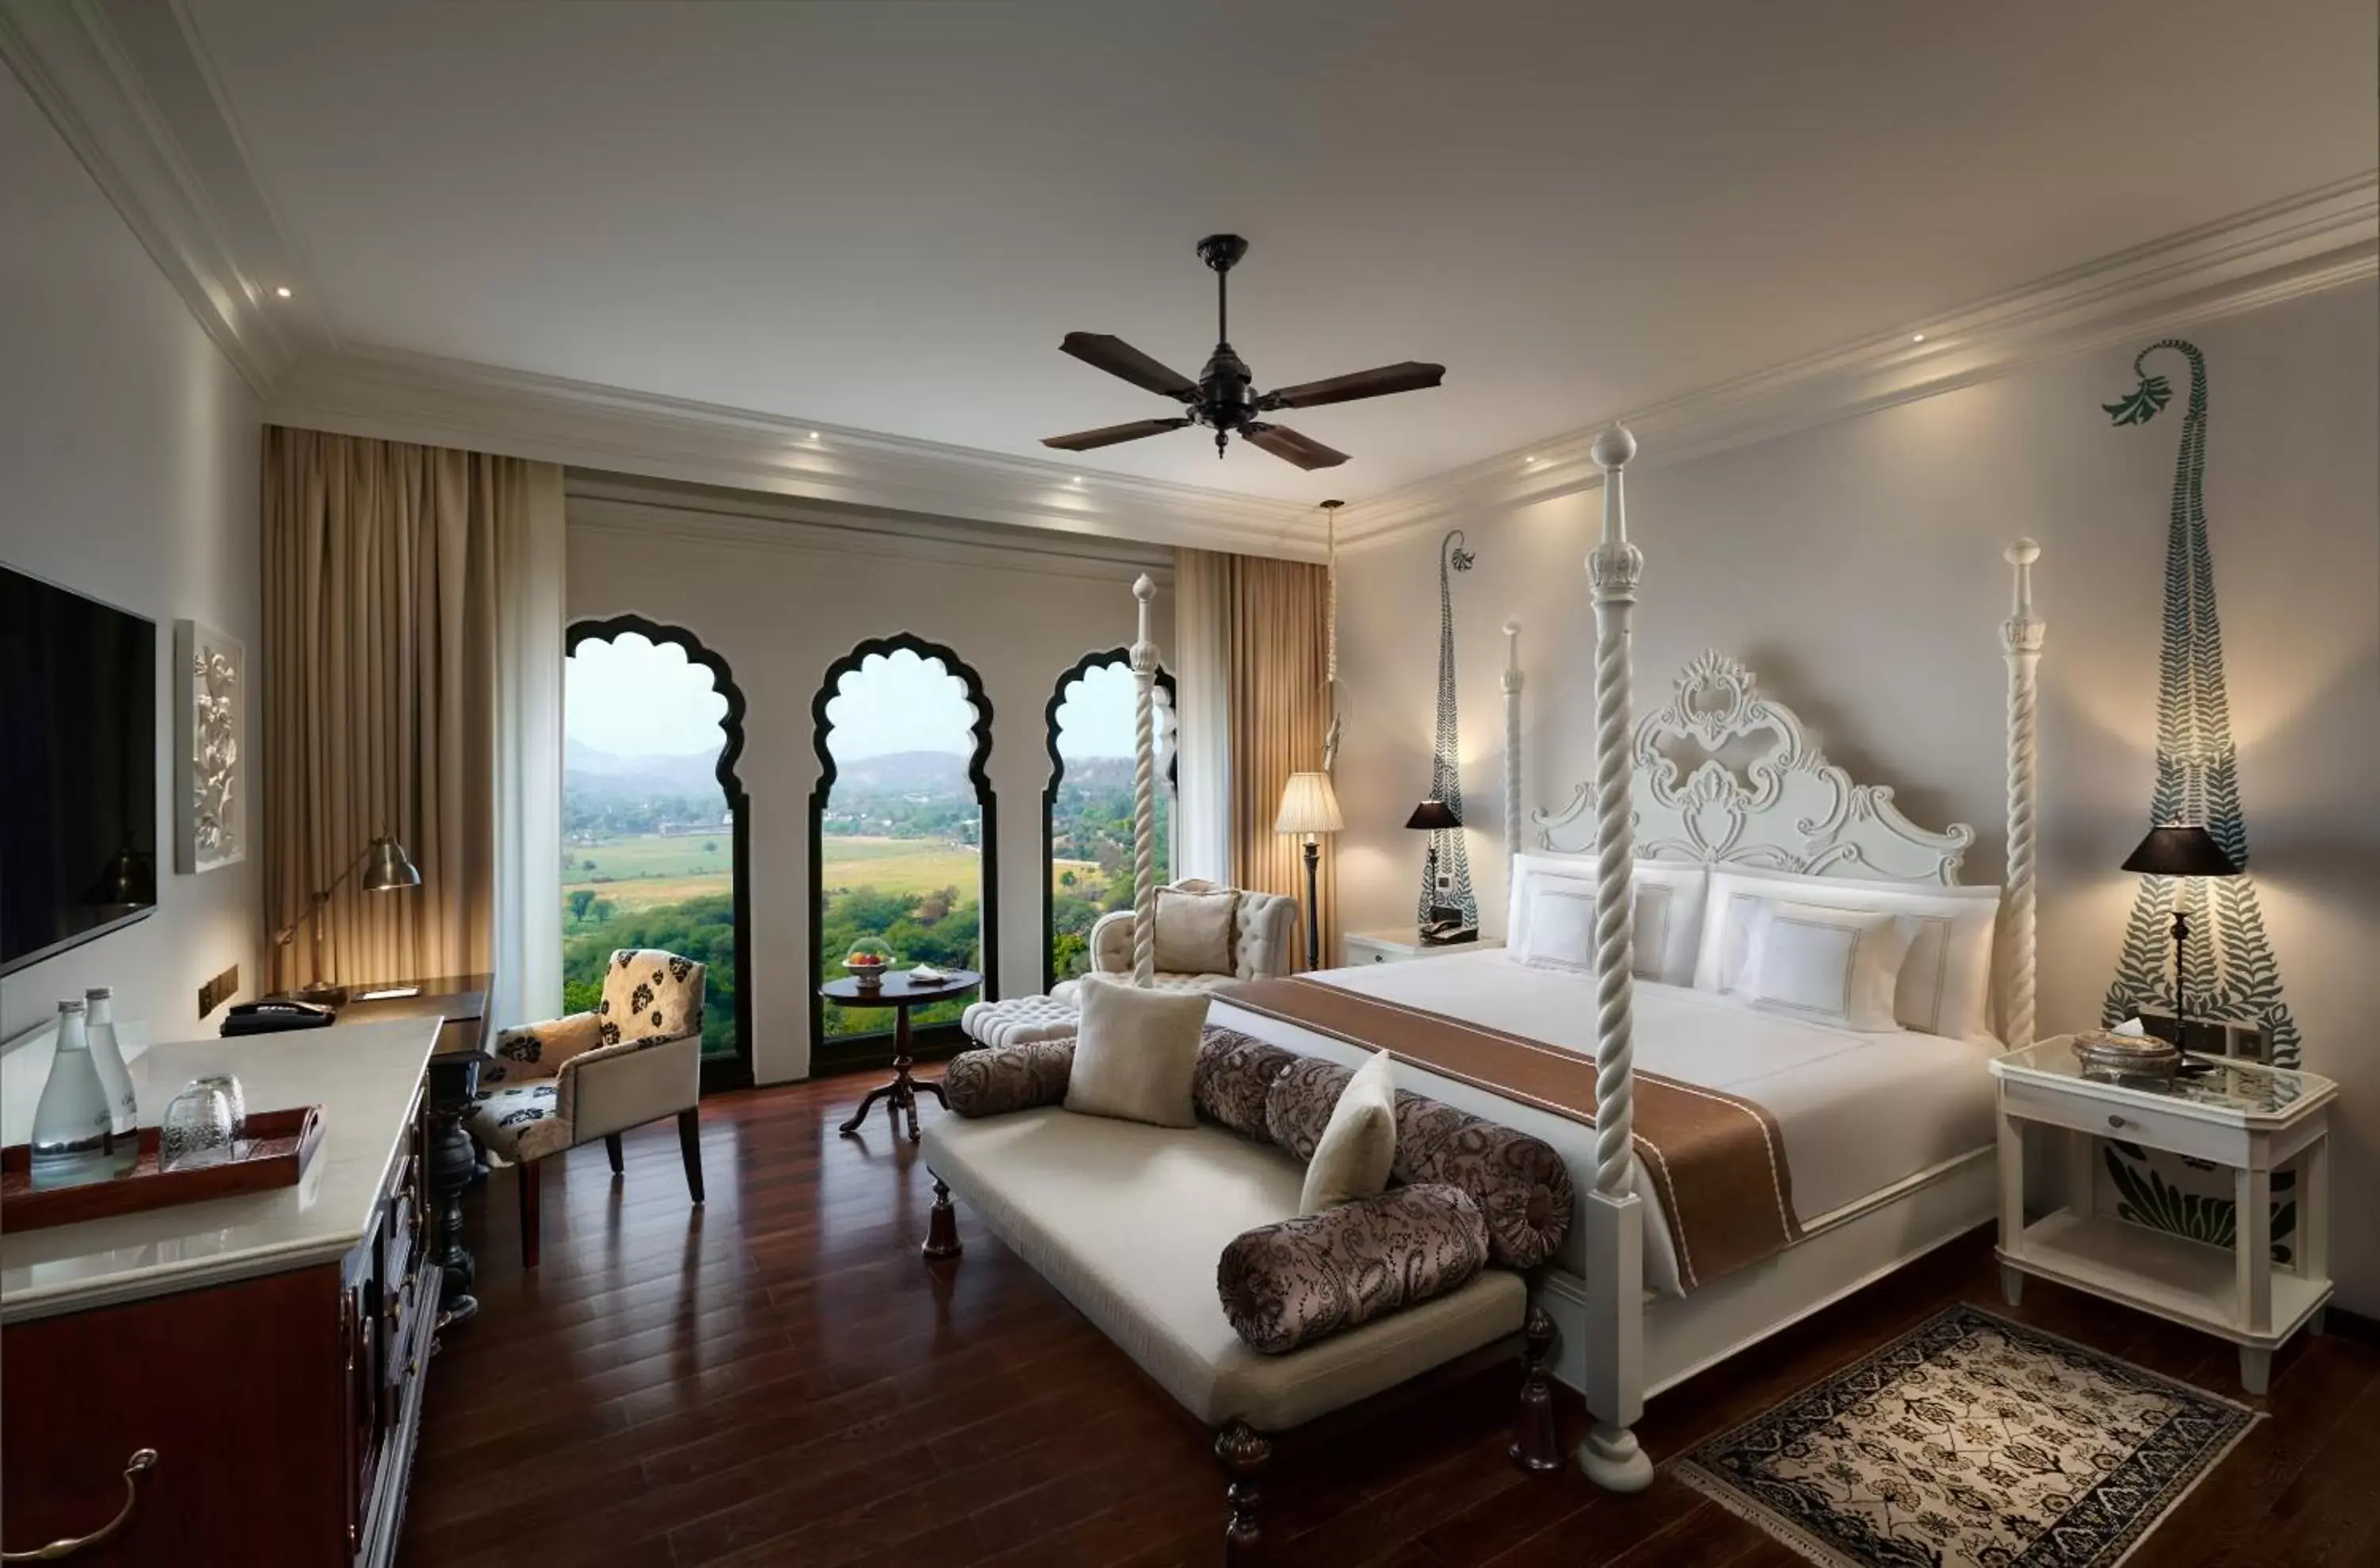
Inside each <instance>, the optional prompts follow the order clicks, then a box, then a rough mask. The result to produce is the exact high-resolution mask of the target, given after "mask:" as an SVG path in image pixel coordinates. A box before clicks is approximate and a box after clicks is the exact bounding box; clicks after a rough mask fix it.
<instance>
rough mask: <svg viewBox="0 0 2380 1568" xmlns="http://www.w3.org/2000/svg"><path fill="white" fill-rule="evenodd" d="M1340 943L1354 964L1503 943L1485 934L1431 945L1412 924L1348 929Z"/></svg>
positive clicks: (1402, 960) (1438, 954)
mask: <svg viewBox="0 0 2380 1568" xmlns="http://www.w3.org/2000/svg"><path fill="white" fill-rule="evenodd" d="M1339 945H1340V946H1341V947H1342V948H1344V949H1345V950H1346V964H1347V966H1348V967H1350V968H1353V967H1354V966H1356V965H1358V964H1409V963H1411V962H1413V961H1414V960H1415V959H1416V958H1442V957H1444V956H1445V955H1446V954H1450V953H1476V952H1478V951H1479V950H1480V949H1482V948H1488V947H1501V946H1503V945H1504V944H1503V943H1502V942H1489V941H1488V940H1486V939H1485V938H1482V939H1481V940H1480V941H1477V942H1447V943H1444V944H1442V945H1438V946H1429V945H1425V944H1424V943H1423V942H1422V940H1421V937H1420V936H1419V934H1418V933H1416V932H1415V930H1414V928H1413V927H1411V926H1403V927H1400V928H1399V929H1397V930H1390V931H1349V932H1348V933H1347V934H1346V935H1345V936H1343V937H1342V938H1340V939H1339Z"/></svg>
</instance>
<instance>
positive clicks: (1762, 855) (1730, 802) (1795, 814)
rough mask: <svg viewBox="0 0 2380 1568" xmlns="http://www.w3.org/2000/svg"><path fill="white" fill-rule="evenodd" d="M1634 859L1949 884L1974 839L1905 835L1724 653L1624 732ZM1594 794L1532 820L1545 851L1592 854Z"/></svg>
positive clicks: (1884, 795)
mask: <svg viewBox="0 0 2380 1568" xmlns="http://www.w3.org/2000/svg"><path fill="white" fill-rule="evenodd" d="M1629 753H1630V756H1631V758H1632V760H1633V764H1634V769H1635V789H1634V812H1633V817H1632V821H1633V828H1634V835H1635V852H1636V853H1637V854H1638V855H1640V856H1643V857H1645V858H1647V859H1654V860H1703V861H1708V862H1713V863H1717V864H1723V865H1739V866H1756V867H1765V868H1767V869H1772V870H1785V871H1801V872H1804V873H1807V874H1809V875H1813V876H1839V877H1864V878H1869V879H1871V880H1876V881H1904V882H1923V883H1934V884H1939V885H1951V884H1955V883H1956V882H1957V881H1958V880H1959V866H1960V862H1961V861H1962V860H1963V859H1964V858H1965V857H1966V853H1967V848H1968V846H1969V845H1972V844H1973V843H1974V842H1975V830H1974V829H1973V828H1971V827H1968V826H1966V825H1964V824H1963V823H1952V824H1951V825H1950V826H1949V828H1947V829H1945V830H1944V831H1942V832H1940V833H1932V832H1928V831H1927V830H1925V829H1924V828H1921V827H1919V826H1917V825H1916V824H1915V823H1913V822H1912V821H1911V820H1909V819H1908V818H1907V817H1904V816H1902V815H1901V814H1900V808H1899V807H1897V806H1895V805H1894V804H1893V803H1892V790H1891V789H1890V788H1889V787H1888V786H1887V785H1884V784H1853V783H1852V778H1851V775H1850V774H1849V773H1847V772H1843V770H1842V769H1840V768H1838V767H1836V766H1835V765H1834V764H1833V763H1831V762H1828V760H1827V759H1826V754H1825V753H1823V752H1821V751H1820V750H1819V749H1818V748H1817V747H1815V745H1813V744H1812V743H1811V741H1810V737H1809V735H1808V733H1807V732H1806V731H1805V730H1803V727H1802V721H1801V720H1800V719H1799V718H1798V717H1796V716H1795V714H1794V712H1793V711H1792V710H1791V709H1790V708H1787V707H1786V706H1785V705H1784V704H1782V703H1780V702H1775V701H1771V700H1770V699H1767V698H1764V697H1762V696H1761V695H1760V694H1759V691H1758V690H1757V688H1756V686H1755V680H1754V677H1753V674H1752V672H1751V671H1750V670H1747V669H1745V668H1744V667H1743V665H1742V664H1740V663H1738V662H1736V661H1735V660H1733V659H1730V658H1729V657H1727V656H1726V655H1725V654H1722V653H1716V652H1707V653H1705V654H1703V655H1702V656H1701V657H1699V658H1697V659H1695V660H1694V662H1692V663H1690V664H1688V665H1687V666H1686V667H1685V669H1684V670H1683V671H1682V672H1681V673H1680V675H1678V678H1677V681H1676V683H1675V685H1674V686H1673V687H1671V688H1670V700H1669V703H1668V705H1667V706H1665V707H1662V708H1659V709H1658V710H1656V711H1652V712H1649V713H1646V714H1645V716H1644V717H1643V718H1641V719H1639V720H1638V721H1637V723H1636V728H1635V732H1634V735H1633V740H1632V742H1631V744H1630V747H1629ZM1594 806H1595V790H1594V786H1593V784H1591V783H1590V784H1581V785H1579V787H1578V791H1577V793H1576V794H1575V795H1573V796H1572V797H1571V803H1570V804H1569V805H1568V806H1567V807H1565V808H1562V809H1561V810H1560V811H1555V812H1548V811H1534V812H1531V813H1530V820H1531V821H1533V822H1534V823H1536V826H1537V830H1538V833H1537V842H1538V843H1539V844H1540V845H1543V846H1544V847H1546V848H1548V849H1553V850H1562V851H1570V852H1583V851H1585V850H1590V849H1593V848H1594V847H1595V814H1594Z"/></svg>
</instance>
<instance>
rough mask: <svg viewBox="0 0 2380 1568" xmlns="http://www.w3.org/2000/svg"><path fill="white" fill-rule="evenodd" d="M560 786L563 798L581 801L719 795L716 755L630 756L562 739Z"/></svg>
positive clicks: (709, 752)
mask: <svg viewBox="0 0 2380 1568" xmlns="http://www.w3.org/2000/svg"><path fill="white" fill-rule="evenodd" d="M562 788H563V792H564V793H565V794H567V795H576V796H585V797H597V796H626V797H629V798H636V797H639V796H652V795H685V796H694V797H696V798H698V799H699V798H701V797H702V796H712V795H717V794H718V793H719V753H718V752H717V751H715V750H713V751H705V752H698V753H696V754H695V755H692V756H685V757H669V756H651V755H647V756H635V757H630V756H623V755H622V754H621V753H619V752H616V751H605V750H602V749H601V748H597V747H592V746H589V745H587V744H586V743H585V742H584V741H577V740H565V742H564V743H563V748H562Z"/></svg>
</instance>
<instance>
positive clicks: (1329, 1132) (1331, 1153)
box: [1297, 1051, 1397, 1214]
mask: <svg viewBox="0 0 2380 1568" xmlns="http://www.w3.org/2000/svg"><path fill="white" fill-rule="evenodd" d="M1396 1161H1397V1082H1396V1076H1395V1064H1394V1059H1393V1058H1391V1057H1390V1055H1389V1053H1388V1052H1387V1051H1378V1052H1376V1053H1375V1054H1374V1055H1373V1057H1372V1059H1371V1060H1370V1061H1369V1062H1366V1063H1365V1064H1363V1065H1362V1066H1360V1067H1358V1068H1356V1069H1355V1076H1353V1077H1351V1078H1349V1079H1348V1080H1347V1087H1346V1088H1342V1089H1341V1090H1340V1091H1339V1103H1338V1104H1336V1105H1334V1106H1332V1107H1331V1108H1330V1123H1329V1124H1328V1125H1326V1126H1324V1128H1323V1129H1322V1139H1321V1141H1320V1142H1319V1143H1317V1144H1316V1145H1315V1146H1314V1158H1313V1159H1311V1160H1309V1161H1306V1162H1305V1187H1304V1189H1303V1190H1301V1191H1300V1192H1299V1194H1298V1197H1297V1211H1298V1212H1299V1213H1300V1214H1319V1213H1321V1212H1322V1211H1323V1210H1324V1209H1336V1208H1337V1207H1338V1206H1339V1205H1341V1204H1342V1203H1353V1202H1354V1201H1355V1200H1356V1199H1357V1198H1359V1197H1378V1196H1379V1195H1380V1194H1381V1193H1383V1192H1386V1191H1387V1190H1388V1186H1389V1168H1390V1166H1392V1165H1394V1164H1395V1163H1396Z"/></svg>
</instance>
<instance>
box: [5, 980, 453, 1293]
mask: <svg viewBox="0 0 2380 1568" xmlns="http://www.w3.org/2000/svg"><path fill="white" fill-rule="evenodd" d="M438 1029H439V1020H438V1019H436V1018H407V1019H399V1020H395V1021H393V1022H390V1023H384V1024H356V1025H350V1026H348V1027H343V1028H337V1029H301V1030H293V1031H291V1032H288V1033H285V1034H273V1035H250V1036H248V1037H246V1038H244V1039H202V1040H192V1041H188V1042H187V1043H174V1044H159V1045H153V1046H152V1047H150V1048H149V1050H148V1051H145V1052H143V1053H142V1054H141V1056H140V1058H139V1059H138V1060H137V1061H135V1062H133V1063H132V1064H130V1071H131V1075H132V1078H133V1082H134V1084H135V1086H136V1088H138V1090H139V1092H140V1124H141V1125H142V1126H144V1127H150V1126H154V1125H156V1124H157V1118H158V1116H159V1115H160V1113H162V1112H164V1108H165V1103H166V1101H168V1100H171V1099H173V1097H174V1096H175V1095H176V1094H177V1093H179V1092H180V1091H181V1089H182V1088H183V1087H184V1086H185V1085H187V1084H188V1082H189V1081H190V1079H192V1078H193V1077H196V1076H199V1075H200V1074H201V1073H237V1074H238V1075H239V1080H240V1088H241V1092H242V1094H243V1095H244V1097H245V1098H246V1100H247V1101H248V1105H249V1109H250V1110H251V1111H279V1110H285V1109H288V1108H291V1107H295V1106H299V1105H319V1106H321V1107H322V1147H321V1148H320V1149H317V1150H315V1153H314V1161H313V1163H312V1164H311V1165H310V1166H308V1167H307V1170H306V1175H305V1177H304V1179H303V1180H301V1181H300V1182H299V1183H298V1184H297V1185H296V1186H293V1187H282V1188H278V1189H276V1190H274V1191H273V1192H269V1193H249V1194H246V1195H243V1196H241V1197H219V1198H215V1199H213V1200H212V1201H211V1202H207V1203H188V1204H182V1205H179V1206H177V1207H175V1208H171V1209H150V1210H148V1211H146V1212H143V1213H140V1214H125V1215H119V1216H118V1217H116V1218H115V1219H112V1220H92V1221H88V1222H84V1223H82V1224H79V1225H58V1226H55V1227H53V1228H51V1229H49V1230H43V1231H27V1232H24V1233H22V1234H5V1233H6V1216H5V1214H0V1323H18V1322H24V1321H26V1320H28V1319H35V1318H47V1317H53V1316H55V1315H56V1314H58V1313H62V1312H80V1311H83V1310H85V1309H87V1308H90V1307H108V1306H113V1305H115V1304H116V1303H119V1302H126V1301H138V1300H141V1299H143V1298H145V1297H149V1296H155V1295H168V1294H171V1293H173V1292H176V1291H185V1290H194V1289H197V1288H200V1287H201V1286H205V1285H217V1284H223V1283H225V1282H229V1281H233V1280H244V1279H252V1278H254V1277H256V1276H258V1275H261V1274H275V1273H280V1272H283V1271H285V1270H291V1269H300V1268H305V1267H307V1266H309V1265H311V1264H317V1263H326V1262H332V1261H335V1260H336V1259H338V1258H344V1257H346V1255H347V1253H349V1252H350V1251H352V1250H354V1248H355V1247H356V1246H357V1245H358V1243H360V1242H361V1241H362V1240H363V1238H364V1235H365V1234H366V1231H367V1230H368V1228H369V1227H370V1223H371V1218H372V1210H373V1206H374V1205H375V1203H376V1202H377V1201H378V1199H379V1196H380V1193H381V1190H382V1187H383V1184H384V1183H385V1182H386V1180H387V1178H388V1173H389V1168H390V1166H391V1164H392V1163H393V1162H394V1161H395V1159H396V1156H397V1151H398V1149H399V1148H400V1147H401V1141H402V1139H403V1137H404V1136H405V1132H406V1120H405V1113H406V1111H407V1109H408V1108H409V1107H410V1106H411V1104H412V1101H413V1094H414V1090H415V1089H416V1088H419V1085H420V1083H421V1074H422V1068H423V1064H425V1063H426V1062H427V1061H428V1060H429V1057H430V1048H431V1046H432V1045H433V1044H435V1043H436V1041H437V1039H438Z"/></svg>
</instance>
